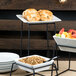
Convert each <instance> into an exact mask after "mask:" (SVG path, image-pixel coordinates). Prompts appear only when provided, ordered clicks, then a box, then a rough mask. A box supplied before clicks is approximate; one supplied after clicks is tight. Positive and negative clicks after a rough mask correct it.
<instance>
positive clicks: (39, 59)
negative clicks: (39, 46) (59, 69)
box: [19, 56, 46, 65]
mask: <svg viewBox="0 0 76 76" xmlns="http://www.w3.org/2000/svg"><path fill="white" fill-rule="evenodd" d="M19 61H21V62H23V63H27V64H30V65H36V64H41V63H43V62H44V61H46V60H45V59H44V58H42V57H40V56H31V57H26V58H23V59H20V60H19Z"/></svg>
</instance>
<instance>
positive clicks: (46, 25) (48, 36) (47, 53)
mask: <svg viewBox="0 0 76 76" xmlns="http://www.w3.org/2000/svg"><path fill="white" fill-rule="evenodd" d="M46 32H47V56H48V57H49V54H50V53H49V35H48V24H46Z"/></svg>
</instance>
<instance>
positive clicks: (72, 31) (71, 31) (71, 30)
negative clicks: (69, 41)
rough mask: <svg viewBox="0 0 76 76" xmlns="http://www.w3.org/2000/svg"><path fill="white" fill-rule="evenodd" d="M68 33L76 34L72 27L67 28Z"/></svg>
mask: <svg viewBox="0 0 76 76" xmlns="http://www.w3.org/2000/svg"><path fill="white" fill-rule="evenodd" d="M68 33H71V34H72V35H73V34H76V30H74V29H69V31H68Z"/></svg>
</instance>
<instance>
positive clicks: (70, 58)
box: [68, 52, 71, 70]
mask: <svg viewBox="0 0 76 76" xmlns="http://www.w3.org/2000/svg"><path fill="white" fill-rule="evenodd" d="M70 60H71V53H70V52H69V67H68V69H69V70H70Z"/></svg>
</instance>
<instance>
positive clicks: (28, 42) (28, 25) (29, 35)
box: [28, 24, 30, 55]
mask: <svg viewBox="0 0 76 76" xmlns="http://www.w3.org/2000/svg"><path fill="white" fill-rule="evenodd" d="M29 50H30V24H28V55H29V53H30V51H29Z"/></svg>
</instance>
